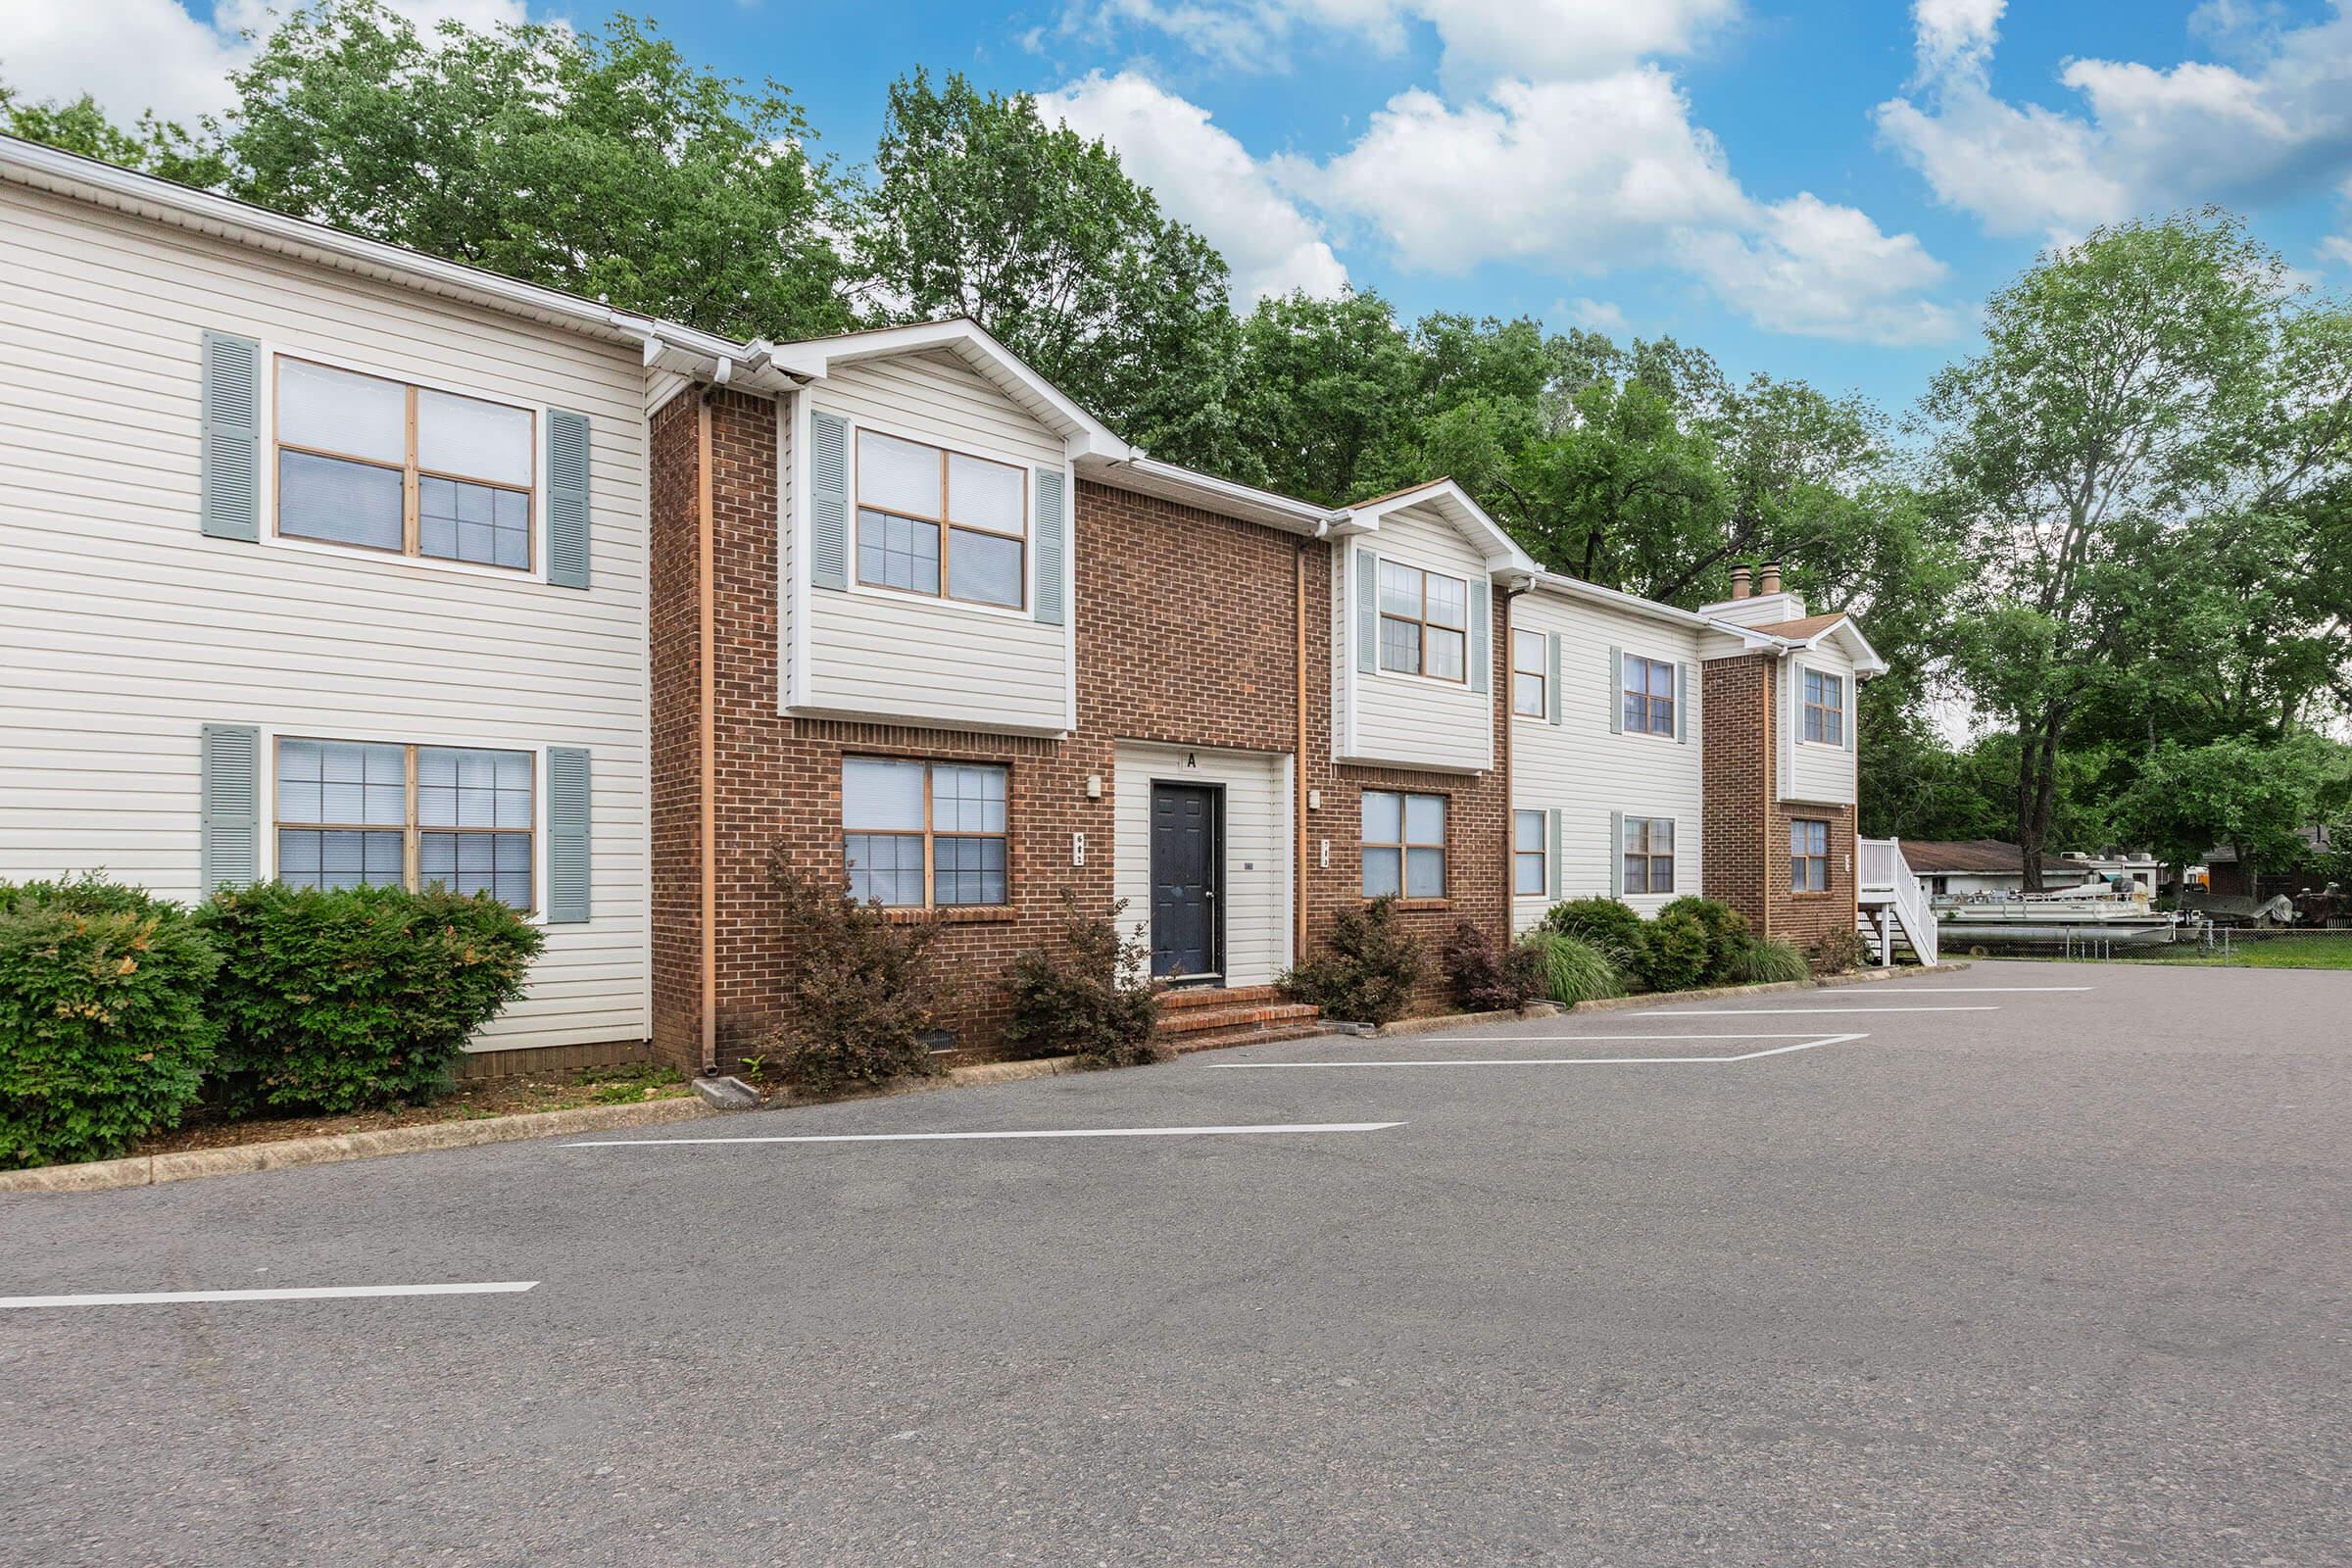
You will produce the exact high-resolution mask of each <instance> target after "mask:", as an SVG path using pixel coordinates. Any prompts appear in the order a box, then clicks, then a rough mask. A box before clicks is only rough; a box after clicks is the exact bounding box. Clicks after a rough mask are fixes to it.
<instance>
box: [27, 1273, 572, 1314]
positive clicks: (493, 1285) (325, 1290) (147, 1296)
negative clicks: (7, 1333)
mask: <svg viewBox="0 0 2352 1568" xmlns="http://www.w3.org/2000/svg"><path fill="white" fill-rule="evenodd" d="M538 1283H539V1282H538V1281H537V1280H489V1281H485V1282H483V1283H480V1284H468V1285H316V1286H299V1287H296V1288H293V1289H290V1290H275V1291H131V1292H122V1293H117V1294H114V1295H97V1294H93V1295H84V1296H0V1310H7V1309H11V1308H15V1307H26V1306H175V1305H179V1304H181V1303H183V1302H195V1301H327V1300H337V1299H345V1298H350V1297H376V1296H517V1295H520V1294H521V1293H522V1292H524V1291H527V1290H530V1289H532V1288H533V1287H535V1286H537V1285H538Z"/></svg>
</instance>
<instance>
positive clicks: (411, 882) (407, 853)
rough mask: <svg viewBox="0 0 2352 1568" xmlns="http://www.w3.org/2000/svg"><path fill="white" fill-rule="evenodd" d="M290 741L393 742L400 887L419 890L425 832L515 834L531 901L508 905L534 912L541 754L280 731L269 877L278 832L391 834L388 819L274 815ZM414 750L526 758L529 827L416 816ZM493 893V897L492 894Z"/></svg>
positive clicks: (273, 765)
mask: <svg viewBox="0 0 2352 1568" xmlns="http://www.w3.org/2000/svg"><path fill="white" fill-rule="evenodd" d="M288 741H315V742H318V743H319V744H320V745H325V746H397V747H399V748H400V753H401V760H400V766H401V825H400V829H399V832H400V885H401V886H402V887H404V888H407V889H408V890H409V891H410V892H411V893H417V892H420V891H422V885H421V883H420V882H419V881H418V879H417V859H418V853H417V846H418V844H419V841H420V840H421V839H422V837H423V835H425V834H427V833H503V834H509V835H515V834H519V835H520V836H521V837H522V838H523V840H524V841H525V842H526V843H528V844H529V845H530V847H531V853H530V866H531V902H530V904H529V906H528V907H520V908H517V907H515V906H514V905H509V906H507V907H509V908H512V909H515V913H517V914H521V915H536V914H538V913H539V912H540V909H539V907H540V903H541V900H542V896H543V890H542V889H541V888H540V886H539V844H538V837H539V754H538V752H537V751H536V750H534V749H532V748H530V747H524V746H453V745H450V744H448V743H446V742H442V741H363V740H354V739H352V738H351V737H349V736H344V735H278V736H274V737H272V739H271V741H270V871H271V873H272V875H273V876H275V875H280V874H282V872H283V869H284V868H283V867H282V866H280V865H279V864H278V853H277V846H278V834H280V833H281V832H289V831H290V832H295V833H389V832H392V831H393V827H392V824H391V823H389V822H290V821H287V820H286V819H285V818H284V817H283V816H281V815H279V813H278V802H279V799H280V798H281V797H282V796H283V794H284V790H283V788H282V787H281V783H280V781H281V779H282V777H283V774H282V772H281V767H282V760H283V757H284V753H285V746H286V742H288ZM418 752H511V753H513V754H515V756H517V757H522V758H526V759H528V760H529V761H530V765H531V825H530V826H529V827H449V826H443V825H442V824H440V823H437V822H436V823H430V824H427V823H420V822H418V821H417V753H418ZM491 897H493V898H496V897H497V895H496V894H495V893H493V894H492V895H491Z"/></svg>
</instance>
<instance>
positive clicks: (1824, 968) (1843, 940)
mask: <svg viewBox="0 0 2352 1568" xmlns="http://www.w3.org/2000/svg"><path fill="white" fill-rule="evenodd" d="M1805 956H1806V957H1807V958H1809V959H1811V960H1812V964H1813V972H1814V973H1815V974H1844V973H1845V972H1846V971H1847V970H1849V969H1858V968H1860V967H1861V966H1862V964H1863V962H1864V961H1865V960H1866V959H1868V958H1869V956H1870V949H1869V948H1868V947H1866V946H1865V945H1864V944H1863V941H1862V933H1861V932H1859V931H1847V930H1843V929H1839V930H1837V931H1833V932H1831V933H1830V934H1829V935H1828V936H1826V937H1823V938H1822V939H1821V940H1820V941H1819V942H1816V943H1814V944H1813V946H1812V947H1811V948H1810V949H1808V950H1807V951H1806V954H1805Z"/></svg>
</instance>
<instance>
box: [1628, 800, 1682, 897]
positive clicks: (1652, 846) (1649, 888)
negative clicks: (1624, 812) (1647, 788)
mask: <svg viewBox="0 0 2352 1568" xmlns="http://www.w3.org/2000/svg"><path fill="white" fill-rule="evenodd" d="M1660 823H1663V824H1665V828H1666V848H1665V849H1663V850H1661V849H1659V848H1658V847H1657V829H1658V826H1659V824H1660ZM1637 827H1638V828H1640V829H1641V830H1642V848H1641V849H1639V850H1631V849H1628V848H1626V844H1625V840H1626V836H1627V835H1628V834H1630V833H1632V832H1633V830H1634V829H1635V828H1637ZM1678 837H1679V835H1678V834H1677V833H1676V832H1675V826H1674V818H1673V817H1671V816H1629V817H1626V818H1625V819H1624V826H1623V827H1622V828H1621V829H1620V831H1619V833H1618V835H1617V866H1618V870H1617V875H1618V878H1619V880H1620V881H1622V882H1623V883H1624V885H1625V895H1626V897H1628V898H1647V897H1648V896H1649V895H1651V894H1653V893H1672V892H1673V891H1674V878H1675V873H1676V872H1677V870H1679V869H1680V868H1679V867H1678V866H1677V865H1676V864H1675V857H1676V856H1677V855H1678V854H1679V853H1680V850H1681V846H1680V845H1679V844H1678V843H1677V842H1676V841H1677V839H1678ZM1632 860H1640V861H1641V862H1642V885H1641V886H1640V887H1638V888H1637V887H1635V886H1634V879H1633V878H1632V877H1631V876H1630V875H1628V874H1627V872H1628V870H1629V869H1630V867H1629V866H1628V864H1627V862H1629V861H1632ZM1660 860H1664V861H1665V862H1666V885H1665V886H1664V887H1662V888H1661V887H1658V886H1657V885H1656V883H1657V863H1658V862H1659V861H1660Z"/></svg>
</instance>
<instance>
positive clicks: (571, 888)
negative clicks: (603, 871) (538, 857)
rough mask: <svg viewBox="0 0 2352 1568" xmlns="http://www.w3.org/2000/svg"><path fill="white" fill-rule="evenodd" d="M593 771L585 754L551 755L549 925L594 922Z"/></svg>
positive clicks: (561, 751)
mask: <svg viewBox="0 0 2352 1568" xmlns="http://www.w3.org/2000/svg"><path fill="white" fill-rule="evenodd" d="M590 801H591V798H590V793H589V769H588V753H587V751H586V750H585V749H584V748H580V747H573V746H551V747H549V748H548V749H547V920H548V924H550V925H576V924H578V923H580V922H581V921H584V920H586V919H587V918H588V907H589V888H590V883H591V880H592V878H591V874H590V859H589V806H590Z"/></svg>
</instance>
